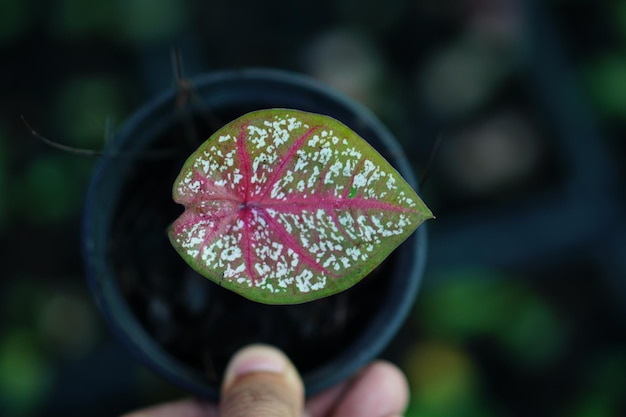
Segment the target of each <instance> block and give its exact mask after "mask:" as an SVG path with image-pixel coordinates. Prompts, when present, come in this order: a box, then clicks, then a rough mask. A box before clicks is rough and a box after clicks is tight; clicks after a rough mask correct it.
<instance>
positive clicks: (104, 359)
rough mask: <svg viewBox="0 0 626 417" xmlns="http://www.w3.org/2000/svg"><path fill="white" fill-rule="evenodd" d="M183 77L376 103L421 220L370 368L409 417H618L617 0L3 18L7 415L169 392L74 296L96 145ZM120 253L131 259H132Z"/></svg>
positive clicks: (226, 5)
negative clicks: (304, 78) (281, 81)
mask: <svg viewBox="0 0 626 417" xmlns="http://www.w3.org/2000/svg"><path fill="white" fill-rule="evenodd" d="M173 47H178V48H180V51H181V55H182V57H183V65H184V71H185V74H186V75H187V76H189V77H193V75H195V74H200V73H202V72H206V71H211V70H217V69H220V70H221V69H227V68H242V67H250V66H252V67H259V66H261V67H274V68H283V69H288V70H293V71H297V72H301V73H305V74H309V75H311V76H313V77H315V78H318V79H320V80H322V81H323V82H325V83H328V84H330V85H332V86H334V87H336V88H337V89H339V90H341V91H344V92H345V93H347V94H348V95H350V96H352V97H354V98H355V99H356V100H358V101H360V102H361V103H363V104H365V105H366V106H367V107H369V108H370V109H372V110H373V111H374V112H375V113H376V114H377V115H378V116H379V117H380V118H381V119H382V120H383V121H384V122H385V123H386V124H387V125H388V126H389V128H390V129H391V130H392V131H393V133H394V134H395V135H396V136H397V138H398V139H399V141H400V142H401V143H402V145H403V147H404V149H405V150H406V152H407V153H408V155H409V158H410V160H411V162H412V164H413V166H414V168H415V170H416V173H417V174H418V176H422V175H424V171H425V166H426V165H427V161H428V159H429V157H430V155H431V152H432V151H433V148H435V147H436V143H437V141H438V139H439V138H441V140H440V144H441V146H440V152H439V153H438V156H437V158H436V160H435V164H434V165H433V168H432V170H430V171H429V179H428V181H427V183H426V185H425V187H424V189H423V195H424V199H425V200H426V202H427V203H428V204H429V205H430V207H431V208H432V209H433V211H434V212H435V214H436V215H437V220H435V221H431V222H429V224H428V227H429V232H430V254H429V265H428V268H427V271H426V276H425V280H424V284H423V287H422V290H421V292H420V295H419V297H418V299H417V302H416V305H415V308H414V311H413V314H412V316H411V318H410V320H409V322H408V323H407V324H406V325H405V326H404V328H403V331H402V332H401V334H400V336H399V337H398V338H397V340H396V342H395V343H394V344H393V345H392V346H391V347H390V348H389V349H388V351H387V352H386V356H387V357H389V358H390V359H392V360H393V361H395V362H396V363H398V364H399V365H400V366H401V367H402V369H404V371H405V372H406V373H407V375H408V377H409V379H410V382H411V387H412V400H411V406H410V409H409V411H408V412H407V414H406V415H407V416H410V417H448V416H528V415H534V416H563V417H566V416H567V417H569V416H571V417H587V416H622V415H626V394H625V393H626V324H625V323H626V221H625V220H624V214H625V213H626V210H625V208H626V205H625V201H624V197H625V194H626V193H625V192H624V188H625V187H624V183H625V181H624V180H625V172H624V163H626V152H625V151H626V139H625V138H626V2H624V1H623V0H606V1H603V2H597V1H592V0H567V1H566V0H547V1H534V2H533V1H515V0H437V1H408V0H387V1H385V2H383V1H373V0H335V1H328V0H318V1H315V2H310V3H308V4H305V3H298V2H293V1H286V0H278V1H271V2H270V1H268V2H261V1H234V0H233V1H225V0H220V1H186V2H184V1H177V0H161V1H151V0H128V1H116V0H113V1H111V0H92V1H82V0H59V1H54V2H52V1H51V2H45V1H37V0H15V1H12V0H2V1H0V61H1V64H0V245H1V248H2V256H1V259H2V272H1V273H0V274H1V277H2V279H1V281H0V319H1V321H0V415H2V416H16V417H27V416H33V417H35V416H84V415H90V416H111V415H117V414H119V413H122V412H125V411H128V410H130V409H132V408H135V407H140V406H145V405H148V404H153V403H155V402H160V401H164V400H166V399H171V398H177V397H180V396H181V395H183V393H181V392H180V391H178V390H177V389H176V388H174V387H172V386H170V385H169V384H168V383H167V382H165V381H163V380H162V379H161V378H160V377H158V376H156V375H154V374H153V373H151V372H150V371H149V370H147V369H145V368H144V367H142V366H141V365H140V364H139V363H138V362H137V361H136V360H135V359H134V357H132V356H131V355H130V354H129V353H127V352H126V351H125V350H124V349H123V348H122V347H121V346H120V344H119V343H118V342H117V341H115V340H114V339H113V337H112V336H111V334H110V333H109V331H108V328H107V327H106V325H105V323H104V321H103V319H102V317H101V316H100V315H99V313H98V311H96V308H95V305H94V303H93V301H92V299H91V296H90V294H89V292H88V289H87V286H86V284H85V280H84V276H83V275H84V274H83V266H82V260H81V248H80V222H81V209H82V201H83V198H84V195H85V191H86V187H87V184H88V182H89V175H90V172H91V170H92V169H93V167H94V165H95V163H96V159H95V158H89V157H84V156H79V155H75V154H71V153H67V152H61V151H59V150H56V149H53V148H50V147H48V146H46V145H45V144H43V143H42V142H40V141H38V140H37V139H35V138H34V137H32V136H31V135H30V134H29V132H28V131H27V129H25V127H24V126H23V125H22V123H21V121H20V114H24V115H25V116H26V117H27V118H28V120H29V121H30V123H31V124H32V125H33V126H34V127H35V128H36V129H38V130H39V131H40V132H41V133H42V134H44V135H46V136H48V137H49V138H51V139H54V140H56V141H58V142H62V143H64V144H67V145H71V146H76V147H86V148H93V149H100V148H102V147H103V146H104V144H105V142H106V138H107V137H110V136H111V133H112V132H115V130H116V128H117V127H119V126H120V125H121V124H122V123H123V121H124V119H125V118H127V117H128V116H129V115H130V114H131V113H132V112H133V111H134V110H135V109H137V108H138V107H139V106H140V105H141V104H142V103H144V102H145V101H146V100H148V99H150V98H151V97H153V96H154V95H156V94H157V93H158V92H160V91H162V90H164V89H166V88H170V87H172V86H173V85H174V84H175V77H174V75H173V74H174V72H173V69H172V62H171V55H170V52H171V49H172V48H173ZM129 256H132V254H129Z"/></svg>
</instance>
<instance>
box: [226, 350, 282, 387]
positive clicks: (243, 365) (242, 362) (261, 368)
mask: <svg viewBox="0 0 626 417" xmlns="http://www.w3.org/2000/svg"><path fill="white" fill-rule="evenodd" d="M286 368H287V359H286V358H285V356H284V355H283V354H282V353H281V352H280V351H279V350H277V349H275V348H272V347H270V346H265V345H253V346H249V347H246V348H244V349H243V350H240V351H239V352H237V353H236V354H235V356H234V357H233V358H232V359H231V361H230V363H229V364H228V367H227V368H226V373H225V375H224V383H223V385H224V387H227V386H228V385H230V384H231V383H232V382H233V381H234V380H235V379H237V378H238V377H240V376H243V375H247V374H252V373H256V372H266V373H273V374H282V373H283V372H285V369H286Z"/></svg>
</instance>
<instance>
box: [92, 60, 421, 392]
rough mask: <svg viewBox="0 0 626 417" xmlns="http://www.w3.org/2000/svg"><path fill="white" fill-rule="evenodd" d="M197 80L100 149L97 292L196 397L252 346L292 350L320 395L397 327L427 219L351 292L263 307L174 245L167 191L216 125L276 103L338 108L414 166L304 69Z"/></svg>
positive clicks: (401, 165) (134, 345)
mask: <svg viewBox="0 0 626 417" xmlns="http://www.w3.org/2000/svg"><path fill="white" fill-rule="evenodd" d="M195 85H196V88H197V92H198V94H199V95H200V96H201V97H202V99H201V101H200V100H199V99H198V100H197V101H191V102H189V103H187V104H188V105H186V106H185V107H180V106H178V107H177V105H176V101H177V100H176V99H177V92H176V91H174V90H173V91H170V92H168V93H166V94H164V95H163V96H162V97H160V98H158V99H156V100H155V101H153V102H151V104H149V106H148V107H146V108H145V109H144V110H142V111H140V112H139V113H138V114H136V115H135V117H134V118H132V119H131V120H129V122H128V123H127V125H126V126H125V128H124V129H123V130H122V131H121V132H120V134H119V135H118V137H117V138H116V139H115V141H114V142H113V143H112V145H111V147H110V148H109V151H110V153H109V154H108V155H106V156H105V157H103V160H102V161H101V164H100V166H99V168H98V170H97V171H96V174H95V175H94V180H93V182H92V188H91V191H90V195H89V199H88V206H87V210H86V217H85V222H86V223H85V243H86V258H87V264H88V270H89V274H90V281H91V285H92V289H93V290H94V293H95V296H96V299H97V300H98V302H99V303H100V307H101V308H102V310H103V311H104V313H105V314H106V315H107V317H108V319H109V321H110V322H111V324H112V327H113V328H114V329H115V330H116V331H117V332H118V334H119V335H120V337H121V338H122V340H124V341H125V342H126V344H127V345H128V346H129V347H130V348H131V349H132V350H134V351H135V352H136V353H138V354H139V356H140V357H141V358H142V359H143V360H144V361H145V362H147V363H148V364H149V365H150V366H152V367H153V368H156V369H157V370H158V371H160V372H161V373H162V374H164V375H165V376H167V377H168V378H170V379H171V380H173V381H174V382H176V383H178V384H179V385H181V386H183V387H184V388H186V389H188V390H190V391H191V392H192V393H194V394H197V395H201V396H205V397H208V398H212V399H215V398H216V397H217V395H218V392H219V390H218V387H219V383H220V380H221V377H222V374H223V371H224V367H225V365H226V363H227V361H228V359H229V358H230V357H231V356H232V354H233V353H234V352H235V351H236V350H237V349H239V348H241V347H243V346H245V345H247V344H249V343H255V342H262V343H269V344H272V345H275V346H277V347H279V348H281V349H283V350H284V351H285V352H287V354H288V355H289V356H290V357H291V358H292V360H293V361H294V363H295V364H296V366H297V367H298V369H299V370H300V371H301V373H302V374H303V377H304V379H305V384H306V387H307V394H309V395H310V394H314V393H315V392H317V391H319V390H321V389H323V388H326V387H328V386H330V385H331V384H333V383H336V382H338V381H339V380H341V379H343V378H345V377H346V376H348V375H349V374H351V373H353V372H354V371H356V370H357V369H358V368H359V367H361V366H363V365H364V364H365V363H366V362H367V361H369V360H371V359H372V358H374V357H375V356H377V355H378V354H379V353H380V351H381V350H382V348H383V347H384V346H385V345H386V343H388V341H389V339H390V338H391V337H392V336H393V334H394V333H395V332H396V331H397V329H398V327H399V325H400V324H401V323H402V321H403V320H404V318H405V316H406V313H407V311H408V309H409V308H410V305H411V303H412V300H413V298H414V295H415V291H416V289H417V286H418V281H419V277H420V275H421V270H422V267H423V263H424V255H425V240H424V239H425V234H424V233H425V232H424V228H423V226H422V227H421V228H420V229H418V232H417V233H416V234H414V235H413V236H412V237H411V238H410V239H409V240H408V241H407V242H405V244H403V245H402V246H401V248H400V249H399V250H398V251H396V252H394V254H392V256H391V257H389V258H388V259H387V260H386V261H385V262H384V263H383V264H382V265H381V266H380V267H379V268H377V269H376V270H375V271H374V272H373V273H372V274H370V275H369V276H368V277H366V278H365V279H364V280H363V281H361V282H360V283H359V284H357V285H356V286H355V287H353V288H351V289H350V290H348V291H345V292H343V293H340V294H338V295H335V296H332V297H328V298H324V299H321V300H317V301H313V302H309V303H305V304H300V305H292V306H272V305H263V304H259V303H255V302H251V301H248V300H247V299H244V298H242V297H240V296H238V295H236V294H234V293H231V292H230V291H228V290H225V289H223V288H221V287H220V286H218V285H216V284H214V283H213V282H211V281H209V280H207V279H205V278H203V277H201V276H199V275H198V274H197V273H195V272H194V271H193V270H192V269H191V268H190V267H188V266H187V265H186V264H185V262H184V261H183V260H182V259H181V258H180V257H179V256H178V255H177V254H176V252H175V251H174V249H173V248H172V247H171V246H170V243H169V241H168V238H167V236H166V233H165V230H166V228H167V226H168V225H169V224H170V223H171V222H172V221H173V220H174V219H175V218H176V217H177V216H178V215H179V214H180V213H181V211H182V208H181V207H180V206H177V205H176V204H175V203H174V202H173V201H172V198H171V187H172V184H173V182H174V179H175V177H176V175H177V174H178V171H179V170H180V167H181V166H182V164H183V162H184V161H185V159H186V158H187V156H188V155H189V154H190V153H191V152H192V151H193V150H194V149H195V148H196V147H197V146H198V145H199V144H200V143H201V142H203V141H204V140H205V139H206V138H208V137H209V136H210V134H211V133H212V132H213V131H215V130H217V128H219V127H221V124H220V122H221V123H222V124H225V123H227V122H229V121H231V120H234V119H235V118H237V117H239V116H241V115H243V114H245V113H248V112H249V111H252V110H257V109H262V108H271V107H286V108H295V109H300V110H305V111H312V112H316V113H324V114H328V115H331V116H333V117H335V118H337V119H338V120H340V121H343V122H344V123H345V124H347V125H348V126H350V127H352V128H353V129H354V130H356V131H357V133H359V134H361V136H363V137H364V138H365V139H367V140H369V141H370V142H371V143H372V145H373V146H374V147H376V148H377V149H378V150H379V151H380V152H381V153H382V154H383V156H385V157H386V158H387V159H389V160H390V161H391V162H392V164H393V165H395V166H396V168H397V169H398V170H399V171H400V172H401V173H402V174H403V175H404V176H405V177H408V179H409V181H411V179H412V176H411V173H410V170H408V168H407V167H408V165H407V164H406V162H405V161H404V159H403V158H402V154H401V153H398V152H399V150H398V149H397V148H394V146H395V143H394V142H393V140H392V139H390V138H389V137H388V133H387V132H386V130H384V129H382V128H381V127H380V126H379V125H378V123H377V122H376V121H375V120H373V119H371V116H370V115H369V113H367V112H365V111H364V110H363V109H361V108H360V107H358V106H354V105H353V104H352V103H350V102H348V101H345V99H343V98H341V97H338V96H335V95H333V94H332V93H329V92H328V91H327V90H325V89H323V88H320V87H319V86H317V85H315V84H310V82H309V81H306V80H303V79H301V78H300V77H294V76H291V75H286V74H284V73H277V72H274V71H251V72H250V71H248V72H245V71H244V72H235V73H227V74H217V75H213V76H209V77H207V78H206V79H201V80H197V82H196V83H195ZM418 240H419V242H418Z"/></svg>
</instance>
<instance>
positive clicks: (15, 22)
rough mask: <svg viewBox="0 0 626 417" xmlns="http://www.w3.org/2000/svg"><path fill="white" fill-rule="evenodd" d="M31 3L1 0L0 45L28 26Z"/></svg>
mask: <svg viewBox="0 0 626 417" xmlns="http://www.w3.org/2000/svg"><path fill="white" fill-rule="evenodd" d="M31 8H32V3H31V2H30V1H6V0H5V1H3V2H2V3H1V4H0V46H2V45H3V44H7V43H10V42H12V41H14V40H16V39H18V38H19V36H20V35H21V34H22V33H23V32H24V31H25V30H26V29H27V28H28V25H29V23H30V19H29V17H30V14H31Z"/></svg>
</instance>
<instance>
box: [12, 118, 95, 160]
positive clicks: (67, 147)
mask: <svg viewBox="0 0 626 417" xmlns="http://www.w3.org/2000/svg"><path fill="white" fill-rule="evenodd" d="M20 117H21V119H22V123H24V126H26V128H27V129H28V130H30V133H31V135H33V136H34V137H36V138H37V139H39V140H40V141H42V142H43V143H45V144H46V145H48V146H51V147H53V148H56V149H60V150H62V151H65V152H70V153H74V154H77V155H84V156H100V155H102V154H103V152H102V151H96V150H94V149H84V148H77V147H74V146H70V145H64V144H62V143H59V142H55V141H53V140H51V139H48V138H47V137H45V136H43V135H41V134H40V133H39V132H37V131H36V130H35V129H33V127H32V126H31V125H30V124H29V123H28V121H26V117H24V115H23V114H22V115H21V116H20Z"/></svg>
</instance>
